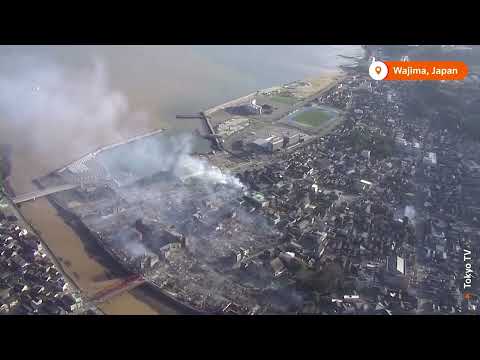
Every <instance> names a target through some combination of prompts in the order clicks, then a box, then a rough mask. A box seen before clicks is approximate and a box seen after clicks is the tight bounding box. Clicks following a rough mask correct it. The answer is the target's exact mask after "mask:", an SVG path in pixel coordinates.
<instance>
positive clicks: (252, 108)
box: [247, 99, 262, 115]
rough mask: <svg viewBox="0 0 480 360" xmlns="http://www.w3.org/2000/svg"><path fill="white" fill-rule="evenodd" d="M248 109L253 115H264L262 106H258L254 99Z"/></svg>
mask: <svg viewBox="0 0 480 360" xmlns="http://www.w3.org/2000/svg"><path fill="white" fill-rule="evenodd" d="M247 108H248V110H249V111H250V112H251V113H252V114H255V115H261V114H262V107H261V106H260V105H257V99H253V100H252V101H251V102H250V104H248V105H247Z"/></svg>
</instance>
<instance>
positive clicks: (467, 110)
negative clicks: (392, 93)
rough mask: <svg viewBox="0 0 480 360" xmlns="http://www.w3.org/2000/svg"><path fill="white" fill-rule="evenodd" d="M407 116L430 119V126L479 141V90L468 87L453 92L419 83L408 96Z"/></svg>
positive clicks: (432, 83) (430, 83) (429, 84)
mask: <svg viewBox="0 0 480 360" xmlns="http://www.w3.org/2000/svg"><path fill="white" fill-rule="evenodd" d="M408 99H409V100H408V101H409V103H408V104H407V110H408V115H409V116H411V117H412V118H415V117H417V116H418V117H426V118H428V119H431V120H432V122H431V126H432V127H433V128H436V129H447V130H448V131H452V132H457V133H460V134H462V135H465V136H468V137H470V138H472V139H475V140H480V118H479V115H478V114H480V90H478V89H475V88H472V87H468V88H463V89H462V88H459V89H457V90H456V91H455V92H454V91H447V90H445V89H443V88H442V87H441V86H440V85H439V84H437V83H434V82H419V83H418V85H417V86H415V87H414V88H413V90H412V94H410V96H409V97H408Z"/></svg>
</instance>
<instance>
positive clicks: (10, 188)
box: [5, 69, 349, 313]
mask: <svg viewBox="0 0 480 360" xmlns="http://www.w3.org/2000/svg"><path fill="white" fill-rule="evenodd" d="M348 73H349V71H345V70H343V69H340V70H339V71H337V72H335V75H334V76H331V77H330V79H331V80H330V81H329V82H328V83H327V84H326V85H325V86H323V87H322V88H321V89H320V90H318V91H317V92H315V94H312V95H310V96H308V98H310V97H312V96H318V95H320V94H322V93H324V92H326V91H329V90H330V89H331V88H333V87H334V86H336V85H337V84H338V83H339V82H340V81H342V80H343V79H344V78H345V77H347V76H348ZM312 79H314V78H312ZM317 79H318V78H317ZM297 81H302V80H297ZM297 81H295V82H297ZM304 81H308V80H304ZM286 85H288V84H286ZM282 86H283V85H281V86H280V87H282ZM277 87H278V86H274V87H270V88H267V89H263V90H257V91H256V92H254V93H252V94H248V95H245V96H242V97H240V98H237V99H233V100H230V101H228V102H226V103H224V104H221V105H217V106H214V107H212V108H210V109H207V110H205V111H204V113H205V115H207V114H211V113H213V112H215V111H217V110H219V109H223V108H224V107H226V106H228V105H230V104H232V103H238V102H241V101H243V100H244V99H246V98H248V97H250V96H252V95H255V94H258V93H261V92H262V91H266V90H269V89H272V88H277ZM304 100H306V99H304ZM304 100H302V101H304ZM212 110H214V111H212ZM207 116H208V115H207ZM163 130H164V129H162V130H154V131H151V132H148V133H146V134H143V135H139V136H135V137H133V138H130V139H127V140H125V141H122V142H117V143H114V144H110V145H105V146H101V147H99V148H98V149H97V150H95V151H93V152H90V153H88V154H92V153H97V152H100V151H102V150H106V149H108V148H111V147H115V146H119V145H122V144H125V143H128V142H131V141H135V140H138V139H141V138H144V137H147V136H149V135H153V134H155V133H157V132H160V131H163ZM88 154H86V155H84V156H83V157H85V156H88ZM83 157H81V158H83ZM81 158H79V159H81ZM79 159H77V160H76V161H78V160H79ZM74 162H75V161H73V162H71V163H69V164H68V165H66V166H64V167H62V168H61V170H62V169H65V168H67V167H68V166H69V165H71V164H72V163H74ZM55 171H58V170H53V171H51V172H50V173H52V172H55ZM32 182H33V183H34V184H35V185H36V186H37V187H38V183H37V182H36V180H35V179H34V180H33V181H32ZM7 186H8V191H9V192H11V193H12V194H13V195H15V192H14V190H13V186H11V184H10V183H9V181H8V178H7V179H5V187H6V188H7ZM46 198H47V200H48V203H49V204H50V205H51V206H52V207H53V208H54V209H55V210H57V212H58V216H59V217H60V218H61V219H62V221H64V222H65V224H66V226H67V227H70V228H72V230H74V232H75V233H77V231H76V229H75V226H72V224H71V223H70V222H69V221H67V220H66V219H65V218H64V216H63V213H64V211H65V210H64V209H62V210H61V211H59V209H58V205H56V204H55V202H54V201H52V198H51V196H47V197H46ZM9 200H10V199H9ZM14 209H15V211H16V212H18V213H19V215H20V216H21V219H23V220H24V221H25V223H26V224H28V225H29V226H30V228H31V229H32V232H34V233H35V234H37V236H38V238H39V239H40V241H41V242H42V244H43V245H44V246H45V248H46V249H47V251H48V253H49V256H50V257H51V259H52V261H53V262H54V264H55V265H56V266H57V267H58V268H59V270H61V272H62V275H64V276H65V278H66V279H68V280H69V282H71V283H72V284H74V287H75V289H76V290H78V291H79V292H80V294H82V296H85V294H86V291H84V290H82V289H81V287H80V285H78V284H77V282H76V281H75V280H74V279H72V277H70V276H69V275H68V274H66V272H65V270H64V269H63V266H62V265H61V264H60V261H59V260H58V259H57V257H56V256H55V255H54V253H53V252H52V251H51V250H50V247H49V246H48V244H47V241H46V240H45V239H43V237H42V235H41V232H40V231H38V230H36V229H35V227H34V226H33V225H32V224H30V223H29V222H28V221H26V219H25V217H24V216H23V214H22V213H21V210H20V208H17V206H15V205H14ZM77 236H79V238H80V240H81V241H82V243H83V242H84V237H83V236H81V235H80V234H78V233H77ZM95 243H96V244H97V245H98V246H100V247H101V248H103V246H101V244H100V243H101V241H98V240H97V239H95ZM104 252H105V253H107V254H108V255H109V256H110V257H111V254H109V253H108V252H107V251H106V250H105V249H104ZM103 257H104V254H101V255H100V256H99V258H102V259H103ZM111 260H114V262H115V263H116V265H118V266H121V265H122V264H121V262H119V261H117V260H116V259H115V258H113V259H111ZM100 262H101V261H100ZM105 270H106V271H107V272H108V273H110V272H111V271H112V268H111V267H110V266H105ZM145 285H148V286H147V287H148V288H149V289H150V290H152V291H155V296H154V297H158V295H159V289H158V287H156V286H155V284H152V283H150V282H147V284H145ZM142 287H143V285H142V286H140V288H142ZM140 288H139V289H140ZM161 294H162V295H163V296H166V297H167V298H168V299H169V301H168V302H170V306H171V304H172V302H173V303H174V304H175V305H176V306H179V307H184V306H185V304H183V303H182V302H181V301H179V300H177V299H175V298H174V297H170V296H169V295H167V294H165V293H163V292H162V293H161ZM133 296H134V297H136V298H137V296H136V295H133ZM155 300H157V299H155ZM140 301H142V302H146V301H145V300H140ZM162 301H163V300H160V302H162ZM187 307H188V306H187ZM194 311H197V310H196V309H194ZM102 313H104V312H103V311H102Z"/></svg>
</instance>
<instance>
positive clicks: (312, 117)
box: [295, 109, 332, 127]
mask: <svg viewBox="0 0 480 360" xmlns="http://www.w3.org/2000/svg"><path fill="white" fill-rule="evenodd" d="M331 118H332V114H331V113H330V112H328V111H325V110H321V109H318V110H317V109H315V110H310V111H305V112H303V113H301V114H299V115H298V116H296V117H295V121H296V122H298V123H300V124H305V125H308V126H312V127H320V126H322V125H323V124H324V123H325V122H326V121H328V120H330V119H331Z"/></svg>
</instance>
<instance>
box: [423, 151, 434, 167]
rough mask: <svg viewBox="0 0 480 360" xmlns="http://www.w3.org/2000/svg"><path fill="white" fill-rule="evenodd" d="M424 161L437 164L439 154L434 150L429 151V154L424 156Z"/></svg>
mask: <svg viewBox="0 0 480 360" xmlns="http://www.w3.org/2000/svg"><path fill="white" fill-rule="evenodd" d="M423 163H424V164H426V165H432V166H433V165H437V154H435V153H433V152H428V153H427V155H425V157H424V158H423Z"/></svg>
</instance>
